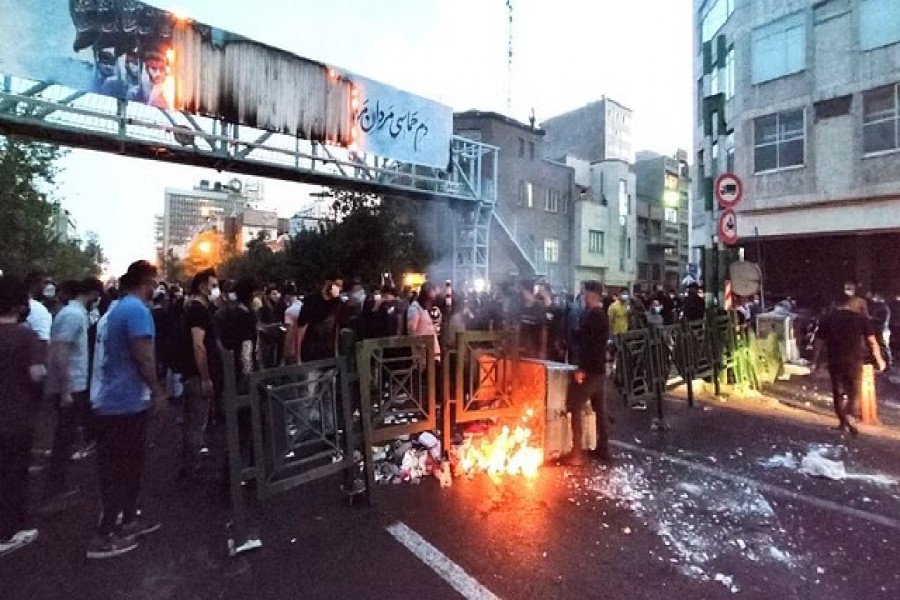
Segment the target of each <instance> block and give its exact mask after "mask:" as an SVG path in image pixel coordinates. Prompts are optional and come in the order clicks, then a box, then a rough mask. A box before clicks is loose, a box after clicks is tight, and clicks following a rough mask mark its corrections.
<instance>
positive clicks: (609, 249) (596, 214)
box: [565, 156, 636, 288]
mask: <svg viewBox="0 0 900 600" xmlns="http://www.w3.org/2000/svg"><path fill="white" fill-rule="evenodd" d="M565 161H566V164H567V165H569V166H570V167H572V168H573V169H574V171H575V187H576V190H577V195H576V198H575V202H574V203H573V204H574V206H573V211H572V230H573V240H574V241H573V244H572V246H573V248H572V280H573V281H574V282H576V284H577V283H580V282H583V281H586V280H589V279H596V280H599V281H602V282H603V283H605V284H606V285H607V286H609V287H610V288H620V287H627V288H631V286H632V284H633V283H634V281H635V278H636V272H635V265H636V262H635V245H636V240H635V224H636V214H635V213H636V211H635V208H636V207H635V197H636V193H635V192H636V182H635V174H634V171H633V169H632V166H631V165H629V164H628V163H627V162H625V161H623V160H605V161H600V162H594V163H591V162H589V161H586V160H583V159H581V158H577V157H574V156H566V157H565Z"/></svg>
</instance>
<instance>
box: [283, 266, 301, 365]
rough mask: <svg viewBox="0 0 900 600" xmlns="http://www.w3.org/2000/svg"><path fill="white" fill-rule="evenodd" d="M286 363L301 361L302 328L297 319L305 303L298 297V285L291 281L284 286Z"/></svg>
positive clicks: (291, 363) (293, 363) (292, 363)
mask: <svg viewBox="0 0 900 600" xmlns="http://www.w3.org/2000/svg"><path fill="white" fill-rule="evenodd" d="M284 303H285V309H284V329H285V332H284V353H283V354H284V363H285V364H287V365H295V364H297V363H298V362H300V335H299V334H300V329H299V328H298V327H297V319H299V318H300V310H301V309H302V308H303V303H302V302H300V298H298V297H297V287H296V286H295V285H294V284H292V283H289V284H287V285H285V286H284Z"/></svg>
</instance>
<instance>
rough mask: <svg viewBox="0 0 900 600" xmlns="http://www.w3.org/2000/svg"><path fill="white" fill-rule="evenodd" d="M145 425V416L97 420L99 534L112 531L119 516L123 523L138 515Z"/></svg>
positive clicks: (147, 419) (118, 416)
mask: <svg viewBox="0 0 900 600" xmlns="http://www.w3.org/2000/svg"><path fill="white" fill-rule="evenodd" d="M148 421H149V414H148V413H147V412H141V413H136V414H130V415H98V416H97V421H96V423H97V479H98V480H99V483H100V497H101V500H102V503H103V516H102V518H101V520H100V527H99V530H100V533H101V534H104V535H106V534H109V533H112V532H113V531H114V530H115V527H116V519H117V518H118V516H119V515H120V514H121V515H122V521H123V522H124V523H128V522H129V521H131V520H133V519H134V517H135V515H136V514H137V501H138V495H139V494H140V488H141V477H142V476H143V473H144V452H145V448H146V440H147V423H148Z"/></svg>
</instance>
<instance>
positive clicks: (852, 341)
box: [813, 294, 886, 436]
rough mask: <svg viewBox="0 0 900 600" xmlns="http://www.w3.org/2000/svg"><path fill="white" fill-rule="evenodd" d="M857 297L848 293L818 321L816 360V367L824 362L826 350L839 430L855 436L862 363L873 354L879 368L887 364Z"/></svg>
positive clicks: (882, 369)
mask: <svg viewBox="0 0 900 600" xmlns="http://www.w3.org/2000/svg"><path fill="white" fill-rule="evenodd" d="M857 300H858V298H857V296H856V295H855V294H852V295H851V294H847V295H845V296H844V298H843V300H842V302H841V306H840V307H839V308H838V310H836V311H834V312H832V313H830V314H829V315H827V316H826V317H825V318H824V319H823V320H822V322H821V323H820V324H819V331H818V338H817V339H816V353H815V359H814V361H813V366H814V368H816V369H817V368H818V366H819V365H820V364H821V362H822V360H821V359H822V350H823V349H824V350H826V351H827V353H828V373H829V375H830V376H831V390H832V394H833V396H834V412H835V414H836V415H837V418H838V429H839V430H840V431H847V432H849V433H850V434H851V435H854V436H855V435H857V433H858V431H857V429H856V426H855V425H853V422H852V420H851V417H852V416H853V415H854V414H855V410H856V408H857V402H858V400H859V395H860V392H861V391H862V374H863V365H864V364H865V362H866V360H867V359H868V357H869V355H870V353H871V355H872V356H874V357H875V363H876V365H877V366H878V369H879V370H880V371H884V369H885V366H886V365H885V362H884V358H883V357H882V356H881V348H880V347H879V345H878V340H877V338H876V337H875V332H874V331H873V329H872V325H871V323H870V321H869V319H868V318H867V317H866V316H864V315H862V314H860V312H858V311H859V307H858V302H857ZM845 396H846V400H845Z"/></svg>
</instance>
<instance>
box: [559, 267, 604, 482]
mask: <svg viewBox="0 0 900 600" xmlns="http://www.w3.org/2000/svg"><path fill="white" fill-rule="evenodd" d="M602 298H603V284H601V283H600V282H599V281H586V282H584V302H585V310H584V312H583V313H582V316H581V326H580V327H579V330H578V332H579V344H578V345H579V355H578V356H579V358H578V370H577V371H575V375H574V386H573V388H572V389H571V390H570V392H569V396H568V398H567V402H568V405H569V406H568V409H569V412H570V413H572V441H573V443H572V451H571V453H569V454H568V455H566V456H565V457H563V459H562V461H561V462H564V463H565V464H569V465H572V466H577V465H581V464H584V458H585V457H584V454H585V453H584V450H583V449H582V445H581V440H582V439H583V436H584V423H583V417H582V415H583V414H584V407H585V404H587V403H588V402H590V403H591V407H592V408H593V409H594V417H595V418H596V425H597V448H596V449H595V450H594V452H593V454H594V457H595V458H597V459H598V460H601V461H604V462H608V461H609V460H610V453H609V433H608V431H607V427H608V421H607V417H606V340H608V339H609V317H608V316H607V313H606V312H604V310H603V305H602Z"/></svg>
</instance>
